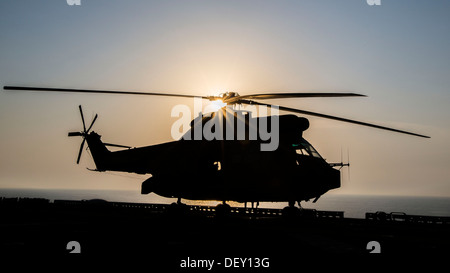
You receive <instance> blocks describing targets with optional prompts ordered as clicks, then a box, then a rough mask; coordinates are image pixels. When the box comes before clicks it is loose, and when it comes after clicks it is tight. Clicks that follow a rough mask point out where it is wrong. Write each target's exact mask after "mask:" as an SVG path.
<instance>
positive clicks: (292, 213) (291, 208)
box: [282, 200, 301, 218]
mask: <svg viewBox="0 0 450 273" xmlns="http://www.w3.org/2000/svg"><path fill="white" fill-rule="evenodd" d="M297 202H298V205H299V208H297V207H296V206H295V201H294V200H291V201H289V202H288V204H289V205H288V206H287V207H284V208H283V211H282V213H283V216H284V217H286V218H293V217H298V216H300V215H301V206H300V201H297Z"/></svg>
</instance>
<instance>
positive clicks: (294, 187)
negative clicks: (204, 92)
mask: <svg viewBox="0 0 450 273" xmlns="http://www.w3.org/2000/svg"><path fill="white" fill-rule="evenodd" d="M214 118H216V117H214V116H209V117H204V118H203V119H202V120H201V122H197V123H195V122H194V121H195V120H194V121H193V123H192V124H193V126H192V128H191V130H189V131H188V132H186V134H185V136H184V137H183V138H182V139H181V140H178V141H173V142H167V143H163V144H157V145H153V146H147V147H140V148H132V149H127V150H121V151H115V152H111V151H109V150H108V149H107V148H106V147H105V146H104V145H103V144H102V142H101V140H100V136H99V135H98V134H96V133H95V132H92V133H90V134H89V135H87V136H86V140H87V142H88V145H89V148H90V150H91V154H92V156H93V158H94V161H95V164H96V166H97V170H99V171H121V172H133V173H140V174H151V177H150V178H149V179H147V180H146V181H144V182H143V184H142V193H143V194H147V193H150V192H154V193H156V194H158V195H161V196H164V197H177V198H184V199H192V200H221V201H227V200H230V201H237V202H256V201H271V202H278V201H280V202H281V201H302V200H309V199H311V198H318V197H320V196H321V195H322V194H324V193H326V192H327V191H328V190H330V189H334V188H339V187H340V175H339V170H336V169H334V168H332V167H331V166H330V165H329V164H328V163H327V162H326V161H325V160H324V159H323V158H322V157H321V156H320V155H319V153H318V152H317V151H316V150H315V149H314V147H313V146H312V145H311V144H309V142H308V141H306V139H304V138H303V136H302V132H303V131H304V130H306V129H307V128H308V125H309V123H308V121H307V119H305V118H300V117H297V116H295V115H281V116H278V117H277V118H278V121H277V122H279V135H278V137H279V139H278V147H277V148H276V149H275V150H273V151H262V150H261V144H262V143H265V142H267V141H268V140H267V139H265V140H263V139H261V138H260V137H257V138H256V139H250V138H249V137H250V136H249V134H248V133H246V134H245V137H243V139H242V137H241V139H240V140H238V137H236V138H235V139H232V140H230V139H226V138H225V134H226V132H225V130H224V132H223V133H224V138H223V139H212V140H206V139H205V138H204V137H203V138H201V139H197V140H195V138H194V135H195V130H196V129H197V130H198V128H197V127H196V126H202V127H201V128H203V126H205V124H206V123H207V122H208V121H212V120H213V119H214ZM251 119H255V120H253V121H255V122H256V124H258V125H259V124H260V123H261V122H267V124H269V128H270V124H271V123H270V121H268V120H267V119H268V117H265V118H251V117H247V120H245V122H246V124H247V128H248V124H251V123H252V120H251ZM264 119H266V120H264ZM272 122H273V121H272ZM189 136H190V137H189Z"/></svg>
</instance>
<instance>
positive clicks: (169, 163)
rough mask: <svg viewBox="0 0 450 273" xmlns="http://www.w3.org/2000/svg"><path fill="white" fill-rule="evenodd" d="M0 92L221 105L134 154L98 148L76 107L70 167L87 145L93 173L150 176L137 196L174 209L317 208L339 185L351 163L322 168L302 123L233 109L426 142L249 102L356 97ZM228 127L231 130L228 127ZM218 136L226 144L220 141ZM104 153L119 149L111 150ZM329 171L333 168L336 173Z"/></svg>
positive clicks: (101, 144) (124, 149)
mask: <svg viewBox="0 0 450 273" xmlns="http://www.w3.org/2000/svg"><path fill="white" fill-rule="evenodd" d="M3 89H4V90H9V91H42V92H65V93H100V94H116V95H117V94H122V95H141V96H166V97H167V96H168V97H181V98H194V99H202V100H209V101H221V102H223V103H224V104H226V106H225V107H222V108H220V109H219V110H218V111H217V112H213V113H210V114H208V115H203V114H202V113H199V116H198V117H196V118H195V119H194V120H192V121H191V123H190V128H189V129H188V130H187V131H186V132H185V133H184V135H183V137H182V138H180V139H179V140H175V141H170V142H166V143H162V144H156V145H151V146H146V147H138V148H134V147H130V146H125V145H118V144H112V143H105V142H103V141H102V140H101V136H100V135H99V134H98V133H96V132H94V131H91V129H92V127H93V125H94V123H95V121H96V120H97V118H98V115H97V114H96V115H95V117H94V118H93V120H92V121H91V123H90V125H89V126H86V123H85V119H84V115H83V110H82V107H81V105H80V106H79V112H80V115H81V121H82V125H83V129H82V131H80V132H69V133H68V136H69V137H74V136H80V137H82V142H81V145H80V149H79V152H78V157H77V161H76V163H77V164H79V162H80V158H81V155H82V152H83V149H84V145H85V143H87V145H88V148H89V150H90V152H91V155H92V158H93V160H94V163H95V166H96V169H95V171H99V172H105V171H117V172H128V173H137V174H151V177H150V178H148V179H146V180H145V181H143V183H142V186H141V194H149V193H152V192H153V193H155V194H157V195H160V196H163V197H167V198H177V200H178V201H177V204H180V205H181V199H187V200H208V201H221V202H222V204H219V205H218V207H219V206H222V207H228V208H229V205H228V204H226V202H227V201H235V202H239V203H245V204H247V202H251V203H252V206H253V203H256V204H259V202H287V203H288V207H286V208H291V209H293V208H296V207H295V203H296V202H297V203H298V204H299V206H300V202H301V201H309V200H311V199H313V202H316V201H317V200H318V199H319V198H320V197H321V196H322V195H323V194H325V193H327V192H328V191H329V190H332V189H337V188H339V187H340V186H341V176H340V170H341V168H342V167H344V166H350V164H349V163H346V164H345V163H343V162H340V163H328V162H327V161H326V160H325V159H324V158H323V157H322V156H321V155H320V154H319V152H318V151H317V150H316V149H315V148H314V147H313V146H312V145H311V144H310V143H309V142H308V141H307V140H306V139H305V138H304V137H303V132H304V131H306V130H307V129H308V128H309V120H308V119H307V118H305V117H300V116H297V115H294V114H286V115H273V114H272V113H271V115H268V116H266V117H252V112H250V111H242V110H237V108H236V107H234V106H236V105H251V106H258V107H270V108H271V109H276V110H281V111H286V112H291V113H295V114H301V115H308V116H315V117H321V118H325V119H331V120H336V121H341V122H347V123H353V124H357V125H361V126H368V127H372V128H376V129H382V130H388V131H392V132H396V133H402V134H407V135H412V136H416V137H422V138H429V136H426V135H421V134H417V133H413V132H409V131H404V130H399V129H394V128H389V127H385V126H380V125H376V124H371V123H366V122H362V121H357V120H351V119H347V118H342V117H336V116H332V115H326V114H322V113H316V112H311V111H306V110H302V109H296V108H289V107H284V106H279V105H274V104H265V103H261V102H257V101H255V100H266V99H282V98H319V97H366V96H365V95H362V94H356V93H268V94H251V95H242V96H241V95H239V94H238V93H236V92H226V93H222V94H220V95H217V96H194V95H184V94H167V93H152V92H134V91H118V90H89V89H66V88H46V87H26V86H4V87H3ZM275 112H277V111H275ZM230 123H231V124H232V125H231V126H229V124H230ZM211 124H212V125H211ZM208 125H209V128H210V129H211V132H214V133H217V132H218V131H220V133H219V134H218V135H219V136H220V135H221V136H222V137H218V138H214V139H207V138H206V137H205V136H204V135H202V134H201V133H202V132H204V128H205V127H206V126H208ZM254 125H256V126H261V125H264V126H265V127H266V129H272V132H273V131H276V133H277V143H276V144H277V145H276V149H272V150H268V151H267V150H266V151H264V150H263V149H262V145H263V144H267V142H268V139H267V137H266V138H264V137H262V136H261V135H257V134H256V136H255V134H253V135H252V133H251V132H252V128H253V127H254ZM275 125H276V126H275ZM239 126H240V128H244V129H245V130H241V134H239V130H236V128H237V127H239ZM233 129H234V130H233ZM268 131H269V130H268ZM198 132H200V134H199V133H198ZM242 132H243V133H242ZM225 135H226V136H227V138H225V137H224V136H225ZM195 136H200V137H195ZM229 136H231V137H229ZM108 146H112V147H117V148H122V149H121V150H118V151H110V150H109V149H108V148H107V147H108ZM336 167H339V168H338V169H336ZM174 204H175V203H174Z"/></svg>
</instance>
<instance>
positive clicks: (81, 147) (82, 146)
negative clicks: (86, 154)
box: [77, 138, 86, 164]
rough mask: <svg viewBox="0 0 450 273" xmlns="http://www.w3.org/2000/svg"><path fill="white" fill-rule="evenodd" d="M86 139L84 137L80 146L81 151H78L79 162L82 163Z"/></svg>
mask: <svg viewBox="0 0 450 273" xmlns="http://www.w3.org/2000/svg"><path fill="white" fill-rule="evenodd" d="M85 141H86V139H85V138H83V142H81V146H80V151H79V152H78V157H77V164H78V163H80V158H81V153H83V148H84V142H85Z"/></svg>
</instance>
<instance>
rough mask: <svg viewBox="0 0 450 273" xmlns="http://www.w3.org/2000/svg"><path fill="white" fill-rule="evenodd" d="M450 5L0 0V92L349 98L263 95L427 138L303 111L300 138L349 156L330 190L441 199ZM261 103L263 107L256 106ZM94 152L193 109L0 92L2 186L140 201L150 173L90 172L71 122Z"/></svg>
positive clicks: (447, 178)
mask: <svg viewBox="0 0 450 273" xmlns="http://www.w3.org/2000/svg"><path fill="white" fill-rule="evenodd" d="M449 33H450V1H448V0H436V1H425V0H403V1H402V0H396V1H393V0H381V5H379V6H370V5H368V4H367V2H366V1H365V0H348V1H333V0H329V1H326V0H319V1H314V0H305V1H302V0H295V1H294V0H284V1H283V0H281V1H266V0H239V1H237V0H236V1H235V0H229V1H196V0H183V1H176V0H173V1H162V0H161V1H144V0H142V1H139V0H131V1H125V0H95V1H94V0H81V5H79V6H69V5H68V4H67V2H66V1H65V0H46V1H35V0H34V1H25V0H4V1H1V2H0V85H1V86H4V85H22V86H43V87H61V88H89V89H113V90H130V91H144V92H145V91H148V92H165V93H177V94H192V95H199V96H202V95H213V94H218V93H220V92H225V91H233V92H238V93H239V94H241V95H245V94H252V93H269V92H355V93H360V94H364V95H367V97H364V98H310V99H277V100H271V101H267V102H270V103H274V104H280V105H283V106H288V107H293V108H300V109H304V110H309V111H315V112H320V113H325V114H330V115H337V116H340V117H345V118H350V119H356V120H361V121H366V122H372V123H376V124H380V125H384V126H388V127H395V128H398V129H402V130H406V131H413V132H416V133H419V134H424V135H429V136H431V138H430V139H423V138H418V137H413V136H408V135H402V134H396V133H393V132H388V131H382V130H377V129H373V128H365V127H362V126H357V125H353V124H345V123H341V122H337V121H331V120H324V119H320V118H315V117H308V119H309V120H310V123H311V126H310V128H309V129H308V130H307V131H306V132H305V133H304V137H305V138H306V139H307V140H308V141H309V142H311V144H312V145H314V147H315V148H316V149H317V150H318V151H319V153H320V154H321V155H322V156H323V157H324V158H325V159H327V161H329V162H339V161H340V160H341V151H342V153H343V158H344V159H345V161H346V159H347V154H349V159H350V163H351V167H350V170H349V172H348V170H347V169H346V168H345V169H344V171H343V174H342V187H341V188H340V189H338V190H334V191H333V192H335V193H343V194H374V195H413V196H446V197H449V196H450V142H449V140H450V107H448V105H449V103H450V77H449V76H450V35H449ZM265 102H266V101H265ZM80 104H81V105H82V106H83V109H84V111H85V117H86V120H87V123H89V122H90V120H91V119H92V118H93V116H94V115H95V114H96V113H98V115H99V118H98V120H97V121H96V124H95V125H94V128H93V130H94V131H96V132H98V133H99V134H101V135H102V140H104V141H105V142H111V143H117V144H124V145H129V146H133V147H134V146H136V147H139V146H147V145H153V144H158V143H163V142H168V141H172V138H171V133H170V131H171V126H172V124H173V123H174V122H175V120H176V118H173V117H171V109H172V108H173V107H174V106H175V105H177V104H186V105H188V106H190V107H193V103H192V100H189V99H183V98H168V97H139V96H123V95H100V94H65V93H33V92H6V91H3V90H1V91H0V128H1V130H0V151H1V153H0V155H1V156H0V188H30V189H51V188H58V189H93V190H94V189H95V190H97V189H107V190H111V189H112V190H136V191H140V185H141V183H142V181H144V180H146V179H147V178H148V177H149V175H133V174H126V173H125V174H124V173H97V172H91V171H89V170H87V169H86V168H94V163H93V161H92V158H91V157H90V155H89V153H88V152H86V151H85V152H84V154H83V156H82V159H81V162H80V164H79V165H77V164H76V157H77V153H78V149H79V145H80V143H81V138H68V137H67V133H68V132H69V131H74V130H75V131H79V130H81V128H82V124H81V120H80V116H79V112H78V105H80Z"/></svg>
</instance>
